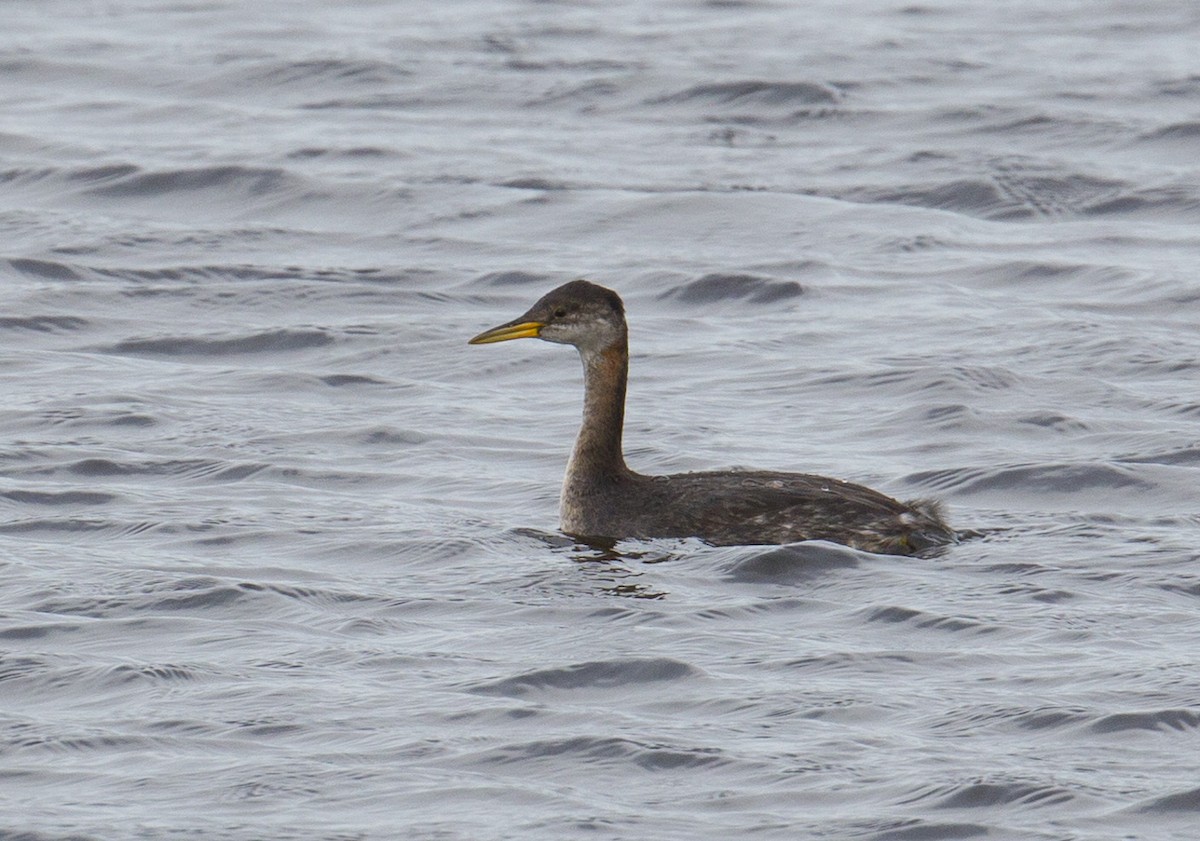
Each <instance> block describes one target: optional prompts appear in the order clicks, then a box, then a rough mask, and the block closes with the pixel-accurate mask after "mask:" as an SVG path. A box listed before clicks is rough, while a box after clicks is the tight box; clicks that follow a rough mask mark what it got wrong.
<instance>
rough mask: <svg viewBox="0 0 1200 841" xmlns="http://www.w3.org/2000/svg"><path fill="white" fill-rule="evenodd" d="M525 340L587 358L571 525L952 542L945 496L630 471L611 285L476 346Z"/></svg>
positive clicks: (896, 550) (768, 475)
mask: <svg viewBox="0 0 1200 841" xmlns="http://www.w3.org/2000/svg"><path fill="white" fill-rule="evenodd" d="M519 338H540V339H544V340H546V341H550V342H557V343H560V344H570V345H574V346H575V347H576V348H578V350H579V354H580V357H581V358H582V359H583V369H584V384H585V389H584V409H583V423H582V425H581V427H580V430H579V437H578V439H577V440H576V442H575V449H574V452H573V453H572V455H571V461H570V463H569V464H568V466H567V475H566V478H565V480H564V481H563V491H562V508H561V519H562V529H563V531H564V532H567V533H568V534H573V535H577V536H580V537H591V538H609V539H612V538H625V537H699V538H701V539H703V540H706V541H708V542H709V543H713V544H718V545H730V544H755V543H791V542H793V541H797V540H829V541H833V542H835V543H841V544H844V545H846V546H852V547H854V548H857V549H864V550H867V551H870V552H883V553H887V554H897V555H908V554H913V553H915V552H919V551H921V550H923V549H928V548H930V547H934V546H940V545H944V544H947V543H951V542H953V541H954V539H955V536H954V532H953V531H952V530H951V529H950V527H949V526H948V525H946V523H945V522H944V521H943V519H942V515H941V511H940V508H939V506H938V505H937V503H935V502H931V501H928V500H916V501H912V502H898V501H896V500H894V499H892V498H891V497H888V496H885V495H884V494H881V493H879V492H877V491H873V490H871V489H870V488H865V487H863V486H861V485H854V484H851V483H849V482H843V481H841V480H839V479H829V478H826V477H824V476H813V475H809V474H804V473H778V472H773V471H741V470H732V471H716V472H706V473H677V474H673V475H669V476H644V475H642V474H639V473H635V472H634V471H632V470H630V469H629V468H628V467H627V466H626V465H625V457H624V454H623V452H622V449H621V433H622V429H623V426H624V420H625V384H626V380H627V377H628V370H629V351H628V329H627V327H626V323H625V308H624V305H623V304H622V303H621V299H620V298H619V297H618V296H617V294H616V293H615V292H613V291H612V290H610V289H605V288H604V287H602V286H597V285H595V284H594V283H589V282H588V281H586V280H575V281H572V282H570V283H567V284H565V285H563V286H560V287H559V288H557V289H555V290H553V291H552V292H550V293H548V294H546V295H545V296H544V297H543V298H542V299H541V300H539V301H538V302H537V303H536V304H534V305H533V306H532V307H530V309H529V311H528V312H526V313H525V314H524V315H522V316H521V317H520V318H517V319H514V320H513V321H510V322H508V323H507V324H502V325H500V326H499V327H495V328H493V329H491V330H487V331H485V332H484V333H481V334H480V335H478V336H476V337H475V338H474V339H472V340H471V343H472V344H487V343H490V342H500V341H506V340H508V339H519Z"/></svg>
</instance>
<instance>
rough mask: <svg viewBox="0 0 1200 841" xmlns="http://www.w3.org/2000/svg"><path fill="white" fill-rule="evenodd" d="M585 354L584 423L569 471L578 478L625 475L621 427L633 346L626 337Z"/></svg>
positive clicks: (623, 422)
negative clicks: (630, 350)
mask: <svg viewBox="0 0 1200 841" xmlns="http://www.w3.org/2000/svg"><path fill="white" fill-rule="evenodd" d="M580 355H581V356H582V357H583V383H584V397H583V424H582V425H581V426H580V428H579V437H578V438H577V439H576V441H575V452H574V453H573V454H572V455H571V465H570V468H569V472H570V473H571V474H573V475H574V476H576V477H578V478H587V479H602V478H613V477H617V476H622V475H625V474H627V473H628V472H629V469H628V468H627V467H626V466H625V457H624V455H623V454H622V452H621V430H622V427H623V426H624V424H625V382H626V380H627V378H628V376H629V349H628V344H627V341H626V339H625V336H621V338H620V340H619V341H617V342H614V343H613V344H611V345H609V346H608V347H606V348H604V349H603V350H599V351H593V350H586V351H585V350H581V352H580Z"/></svg>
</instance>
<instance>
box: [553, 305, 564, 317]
mask: <svg viewBox="0 0 1200 841" xmlns="http://www.w3.org/2000/svg"><path fill="white" fill-rule="evenodd" d="M554 317H555V318H566V317H567V310H566V308H565V307H559V308H558V309H556V310H555V311H554Z"/></svg>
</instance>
